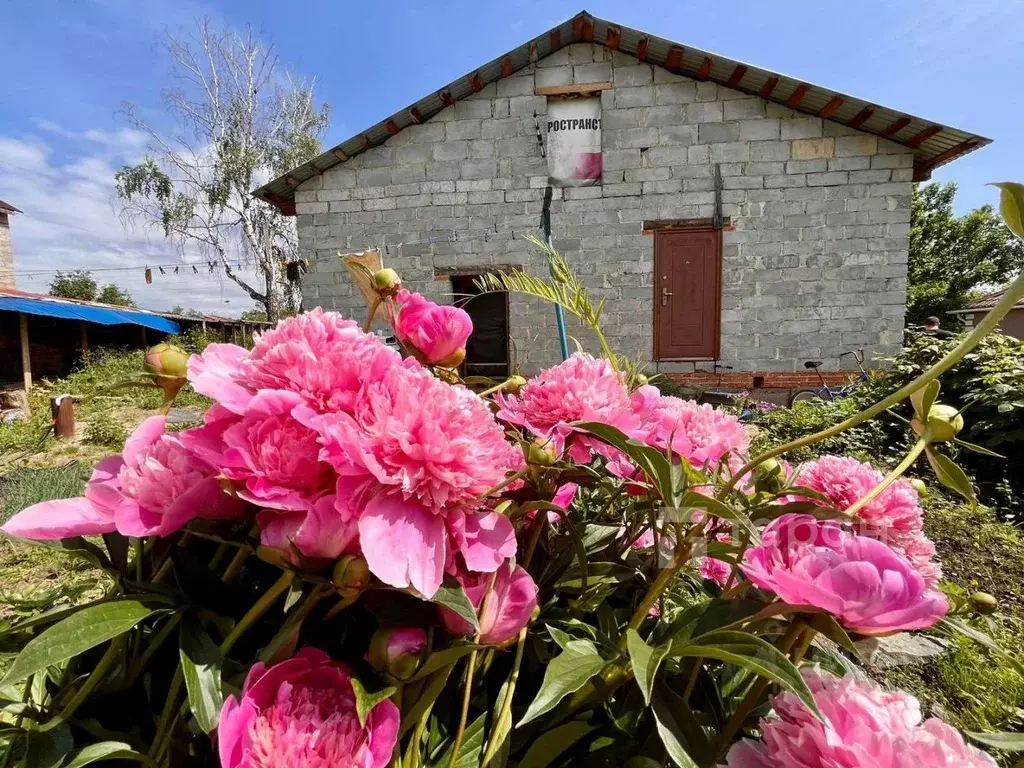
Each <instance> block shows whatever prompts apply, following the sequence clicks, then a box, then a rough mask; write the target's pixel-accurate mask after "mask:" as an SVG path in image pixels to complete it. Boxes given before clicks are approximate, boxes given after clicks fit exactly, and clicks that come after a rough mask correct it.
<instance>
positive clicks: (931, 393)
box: [910, 381, 939, 421]
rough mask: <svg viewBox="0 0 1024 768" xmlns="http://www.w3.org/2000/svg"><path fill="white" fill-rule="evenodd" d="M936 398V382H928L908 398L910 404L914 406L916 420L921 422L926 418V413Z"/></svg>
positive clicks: (937, 387) (937, 393) (937, 384)
mask: <svg viewBox="0 0 1024 768" xmlns="http://www.w3.org/2000/svg"><path fill="white" fill-rule="evenodd" d="M938 396H939V382H938V381H930V382H928V383H927V384H926V385H925V386H923V387H921V388H920V389H918V390H916V391H915V392H914V393H913V394H912V395H911V396H910V402H911V403H912V404H913V405H914V413H915V414H917V418H919V419H921V420H922V421H924V420H925V419H927V418H928V412H929V411H930V410H931V409H932V406H933V405H934V404H935V400H936V398H938Z"/></svg>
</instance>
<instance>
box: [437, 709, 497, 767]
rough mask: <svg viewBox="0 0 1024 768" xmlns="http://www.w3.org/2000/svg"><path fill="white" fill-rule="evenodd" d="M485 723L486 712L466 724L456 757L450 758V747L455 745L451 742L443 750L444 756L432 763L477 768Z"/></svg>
mask: <svg viewBox="0 0 1024 768" xmlns="http://www.w3.org/2000/svg"><path fill="white" fill-rule="evenodd" d="M485 725H487V713H486V712H484V713H483V714H482V715H480V717H478V718H477V719H476V720H474V721H473V722H472V723H470V724H469V725H468V726H466V732H465V733H464V734H462V744H461V746H460V747H459V754H458V757H457V759H455V760H453V759H452V747H454V746H455V745H454V744H451V745H449V747H448V749H447V750H446V751H445V753H444V756H443V757H442V758H441V759H440V760H438V761H437V762H436V763H434V765H437V766H445V767H446V768H447V766H451V767H452V768H479V765H480V757H481V753H482V752H483V748H484V736H485V734H486V729H485V727H484V726H485Z"/></svg>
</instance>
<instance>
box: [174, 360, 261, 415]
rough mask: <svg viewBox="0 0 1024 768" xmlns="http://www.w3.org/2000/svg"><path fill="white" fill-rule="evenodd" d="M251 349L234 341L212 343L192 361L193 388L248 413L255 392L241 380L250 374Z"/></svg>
mask: <svg viewBox="0 0 1024 768" xmlns="http://www.w3.org/2000/svg"><path fill="white" fill-rule="evenodd" d="M248 357H249V352H248V351H247V350H245V349H243V348H242V347H239V346H235V345H234V344H210V345H209V346H208V347H207V348H206V349H204V350H203V353H202V354H201V355H192V357H190V358H189V361H188V380H189V383H191V384H192V388H193V389H194V390H195V391H196V392H199V393H200V394H202V395H206V396H207V397H209V398H212V399H214V400H216V401H217V402H218V403H219V404H220V405H221V406H222V407H224V408H227V409H228V410H230V411H233V412H234V413H238V414H242V413H245V409H246V408H247V407H248V405H249V401H250V400H251V399H252V395H251V394H250V393H249V391H248V390H247V389H245V388H244V387H243V386H241V385H240V384H239V383H238V382H239V381H244V380H245V378H244V377H245V376H246V373H247V371H246V368H245V364H244V363H245V361H246V360H247V359H248Z"/></svg>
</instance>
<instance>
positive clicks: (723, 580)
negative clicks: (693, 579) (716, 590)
mask: <svg viewBox="0 0 1024 768" xmlns="http://www.w3.org/2000/svg"><path fill="white" fill-rule="evenodd" d="M697 569H698V570H699V571H700V576H701V578H702V579H707V580H708V581H713V582H715V584H717V585H718V586H720V587H724V586H725V585H726V584H728V583H729V577H730V576H732V566H731V565H729V564H728V563H727V562H725V561H724V560H718V559H717V558H714V557H701V558H699V560H698V563H697Z"/></svg>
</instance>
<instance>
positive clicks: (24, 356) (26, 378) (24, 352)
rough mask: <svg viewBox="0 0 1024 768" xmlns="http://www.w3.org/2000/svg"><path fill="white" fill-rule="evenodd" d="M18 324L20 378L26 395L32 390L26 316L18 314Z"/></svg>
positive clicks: (30, 357) (21, 313) (22, 313)
mask: <svg viewBox="0 0 1024 768" xmlns="http://www.w3.org/2000/svg"><path fill="white" fill-rule="evenodd" d="M18 323H19V325H20V326H21V328H20V330H21V376H22V381H23V382H24V385H25V394H26V395H27V394H28V393H29V391H30V390H31V389H32V356H31V354H30V353H29V348H28V315H26V314H25V313H24V312H19V313H18Z"/></svg>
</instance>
